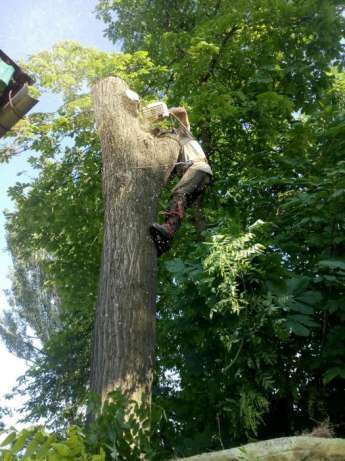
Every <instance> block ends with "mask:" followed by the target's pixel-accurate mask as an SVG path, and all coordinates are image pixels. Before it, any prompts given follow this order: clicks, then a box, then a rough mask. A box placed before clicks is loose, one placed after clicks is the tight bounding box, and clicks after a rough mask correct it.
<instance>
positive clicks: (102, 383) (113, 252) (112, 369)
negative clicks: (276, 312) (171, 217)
mask: <svg viewBox="0 0 345 461" xmlns="http://www.w3.org/2000/svg"><path fill="white" fill-rule="evenodd" d="M126 90H128V86H127V85H126V83H125V82H124V81H123V80H121V79H120V78H118V77H109V78H107V79H105V80H102V81H100V82H99V83H98V84H97V85H96V86H95V87H94V89H93V103H94V110H95V116H96V123H97V127H98V132H99V135H100V139H101V145H102V155H103V195H104V200H105V218H104V242H103V257H102V268H101V276H100V286H99V296H98V302H97V308H96V322H95V334H94V349H93V357H92V364H91V389H92V390H93V391H95V392H96V393H98V394H99V395H101V397H102V401H104V399H105V398H106V396H107V394H108V393H109V392H110V391H112V390H114V389H120V390H122V391H123V392H125V393H126V394H127V395H128V396H129V397H130V398H132V399H134V400H136V401H139V402H140V401H142V399H144V400H146V401H147V400H149V399H150V396H151V384H152V373H153V362H154V346H155V297H156V294H155V291H156V264H157V261H156V260H157V256H156V249H155V247H154V245H153V243H152V241H151V238H150V236H149V232H148V229H149V225H150V224H151V223H152V222H154V221H155V220H156V214H157V205H158V198H159V194H160V191H161V188H162V187H163V185H164V180H165V178H166V176H167V174H168V173H169V171H168V170H169V169H170V170H171V168H172V167H173V165H174V163H175V162H176V159H177V156H178V151H179V146H178V143H177V142H176V141H175V140H174V139H171V138H167V137H164V138H156V137H154V136H152V135H151V134H150V133H149V132H148V131H145V130H144V129H143V127H142V126H141V122H140V119H139V116H138V113H137V110H136V108H135V103H133V102H131V101H130V99H129V98H128V97H127V96H126ZM168 165H170V166H168Z"/></svg>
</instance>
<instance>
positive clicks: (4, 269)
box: [0, 0, 114, 423]
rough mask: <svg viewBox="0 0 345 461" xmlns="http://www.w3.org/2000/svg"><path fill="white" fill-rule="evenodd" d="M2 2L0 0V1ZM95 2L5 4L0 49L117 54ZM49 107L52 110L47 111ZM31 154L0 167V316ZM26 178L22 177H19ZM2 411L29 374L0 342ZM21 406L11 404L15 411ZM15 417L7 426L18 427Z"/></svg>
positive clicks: (15, 0)
mask: <svg viewBox="0 0 345 461" xmlns="http://www.w3.org/2000/svg"><path fill="white" fill-rule="evenodd" d="M0 1H1V0H0ZM96 4H97V0H11V1H7V0H2V1H1V16H0V48H1V49H2V50H3V51H4V52H5V53H6V54H8V55H9V56H10V57H11V58H12V59H13V60H15V61H19V60H26V59H27V58H28V57H29V56H30V55H31V54H33V53H36V52H39V51H42V50H45V49H49V48H51V47H52V45H53V44H54V43H56V42H59V41H62V40H77V41H79V42H80V43H82V44H83V45H85V46H94V47H96V48H98V49H100V50H103V51H114V45H112V44H111V43H110V42H109V41H108V40H107V39H105V38H104V37H103V29H104V25H103V24H102V23H101V22H100V21H98V20H97V19H96V16H95V14H94V13H93V11H94V9H95V6H96ZM54 104H56V98H55V99H54V98H53V97H52V96H51V97H50V96H49V95H48V96H45V97H44V98H43V99H42V100H41V101H40V104H39V105H37V106H36V110H37V109H38V110H52V107H54ZM48 108H49V109H48ZM27 156H28V154H27V155H21V156H20V157H17V158H14V159H12V160H11V161H10V163H9V164H5V165H3V164H0V313H1V310H2V309H4V308H6V307H7V303H6V298H5V296H4V293H3V290H4V289H7V288H9V286H10V283H9V280H8V274H9V272H10V268H11V260H10V257H9V254H8V252H7V251H6V241H5V229H4V224H5V219H4V215H3V210H4V209H8V210H11V209H13V205H12V203H11V201H10V199H9V197H8V195H7V190H8V188H9V187H10V186H12V185H14V184H15V183H16V181H18V180H23V179H24V180H27V179H28V178H30V177H32V175H33V172H32V170H31V169H30V167H29V165H28V164H27V163H26V157H27ZM22 171H25V172H26V173H24V174H22V175H21V176H20V177H18V173H20V172H22ZM0 367H1V380H0V406H1V405H2V404H3V403H4V401H3V396H4V395H5V394H6V393H7V392H9V391H10V390H11V388H12V386H13V385H14V384H15V380H16V378H17V377H18V376H19V375H20V374H22V373H23V371H24V370H25V367H26V365H25V363H24V362H23V361H22V360H19V359H16V358H15V357H14V356H13V355H10V354H9V353H8V352H7V351H6V348H5V347H4V345H3V344H2V343H1V340H0ZM18 404H19V402H18V401H17V402H14V403H13V404H12V405H13V407H14V408H15V407H16V406H17V405H18ZM15 421H16V418H15V417H14V419H12V420H8V421H7V423H9V422H11V423H13V422H15Z"/></svg>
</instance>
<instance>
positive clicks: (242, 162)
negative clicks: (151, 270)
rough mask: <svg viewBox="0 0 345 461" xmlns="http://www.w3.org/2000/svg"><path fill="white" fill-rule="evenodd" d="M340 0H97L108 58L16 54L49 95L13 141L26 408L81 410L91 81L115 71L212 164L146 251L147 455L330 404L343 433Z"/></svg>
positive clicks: (208, 444) (6, 330) (344, 194)
mask: <svg viewBox="0 0 345 461" xmlns="http://www.w3.org/2000/svg"><path fill="white" fill-rule="evenodd" d="M341 4H342V2H340V1H335V0H334V1H330V0H327V1H325V0H307V1H299V0H291V1H288V0H256V1H255V2H254V1H250V0H235V1H234V0H233V1H231V2H230V1H229V0H223V1H212V0H202V1H201V0H200V1H189V0H183V1H180V2H166V1H161V0H154V1H146V0H141V1H137V0H121V1H111V0H101V1H99V5H98V14H99V16H100V17H101V18H102V19H103V20H104V21H105V23H106V25H107V35H108V37H109V38H110V39H111V40H113V41H114V42H116V41H119V42H120V44H121V45H122V46H123V49H124V51H125V53H124V54H106V53H100V52H97V51H95V50H90V49H85V48H82V47H80V46H79V45H77V44H73V43H65V44H61V45H59V46H56V47H55V48H54V49H53V50H52V51H51V52H49V53H48V52H45V53H41V54H39V55H37V56H34V57H32V59H31V60H30V63H29V67H30V69H31V71H33V72H34V73H35V74H36V76H37V79H38V81H39V82H40V85H41V87H42V88H41V89H42V90H43V91H45V90H50V91H53V92H56V93H58V94H59V95H60V96H61V97H62V100H63V101H62V102H63V103H62V105H61V108H60V109H59V111H58V112H56V113H51V114H34V115H31V116H30V118H29V119H28V121H27V122H23V123H22V124H21V126H19V127H18V132H17V134H16V137H15V143H16V146H17V147H18V148H30V149H32V150H33V151H35V152H36V155H34V156H33V157H32V159H31V162H32V164H33V165H34V167H35V168H36V169H37V171H38V177H37V179H36V180H34V181H33V182H32V183H30V184H20V183H18V184H17V185H16V186H15V187H14V188H12V190H11V195H12V198H13V199H14V200H15V202H16V205H17V211H16V212H15V213H13V214H11V215H8V241H9V247H10V249H11V252H12V254H13V257H14V274H13V290H12V295H11V296H12V305H13V307H12V310H11V312H8V313H6V316H5V318H4V319H3V322H2V327H1V335H2V337H3V338H4V339H5V340H6V342H7V344H8V346H9V347H10V348H11V350H13V351H15V352H16V353H17V354H18V355H20V356H22V357H26V358H29V359H30V360H33V365H32V367H31V368H30V369H29V371H28V373H27V374H26V375H25V376H24V377H23V379H22V383H21V385H20V390H21V391H22V392H25V393H28V395H29V400H28V402H27V405H26V409H25V410H26V411H28V412H29V413H28V415H27V416H26V417H27V418H30V419H38V418H39V417H40V416H46V417H48V421H49V422H50V424H52V425H57V426H58V427H61V426H64V425H65V424H66V423H68V422H74V423H75V422H78V421H79V419H80V418H82V417H83V415H82V412H81V409H82V404H83V402H84V400H85V396H86V392H87V377H88V366H89V357H90V338H91V331H92V320H93V310H94V303H95V297H96V290H97V281H98V270H99V264H100V260H99V258H100V247H101V236H102V198H101V188H100V173H101V168H102V167H101V159H100V151H99V144H98V140H97V137H96V135H95V131H94V127H93V122H92V112H91V109H90V100H89V94H88V92H89V86H90V85H91V84H92V82H93V81H94V80H95V79H96V78H100V77H102V76H105V75H114V74H118V75H121V76H122V77H123V78H125V79H126V80H127V81H128V82H129V84H130V85H131V86H132V87H133V88H134V89H136V90H137V91H139V92H140V94H142V95H144V96H145V97H146V98H147V99H152V98H155V97H158V96H159V97H162V95H163V96H164V98H165V99H166V100H167V102H168V103H169V104H171V105H177V104H184V105H185V106H186V107H187V108H188V109H189V113H190V118H191V121H192V128H193V131H194V133H195V134H196V135H197V136H198V137H199V138H200V140H201V141H202V143H203V146H204V147H205V150H206V151H207V152H208V154H209V159H210V163H211V165H212V168H213V171H214V181H213V184H212V186H211V187H210V188H209V190H208V192H207V194H206V196H205V198H204V202H203V206H202V211H201V210H200V208H195V209H192V210H190V212H189V214H188V218H187V219H186V222H185V223H184V225H183V228H182V229H181V231H180V232H179V236H178V237H177V238H176V241H175V243H174V247H173V250H172V251H171V252H170V253H168V254H167V255H166V256H164V257H163V258H161V260H160V279H159V292H158V295H159V296H158V313H157V324H158V344H157V370H156V382H155V387H154V399H155V401H156V402H158V403H159V405H160V406H162V407H163V408H164V409H165V412H166V415H167V418H166V419H164V420H162V423H161V427H160V431H159V435H160V441H159V442H158V445H159V446H160V448H161V449H162V450H163V452H164V456H165V457H167V456H169V455H171V454H172V453H173V454H176V455H187V454H191V453H194V452H200V451H203V450H208V449H218V448H220V447H222V446H231V445H233V444H236V443H239V442H242V441H245V440H247V439H248V438H253V437H268V436H279V435H285V434H286V435H290V434H293V433H296V432H300V431H302V430H305V429H308V428H309V427H311V426H312V425H313V424H314V423H315V421H320V420H323V419H325V418H327V417H329V418H330V421H331V423H332V424H333V425H334V427H335V432H336V433H337V434H339V435H344V425H343V424H344V420H345V419H344V418H345V414H344V408H345V402H344V399H345V393H344V390H345V389H344V387H345V363H344V357H343V350H344V346H345V344H344V343H345V310H344V306H345V303H344V301H345V289H344V287H345V283H344V282H345V237H344V228H345V215H344V211H343V210H344V208H345V207H344V205H345V189H344V175H345V157H344V153H345V143H344V139H345V137H344V134H345V120H344V108H345V77H344V74H343V73H342V71H341V69H342V58H343V54H342V45H341V37H342V34H343V32H344V20H343V16H342V11H341ZM157 12H159V14H157ZM9 141H11V140H10V139H9V140H8V141H7V142H9ZM14 149H15V148H14ZM9 152H10V153H11V152H13V149H12V150H11V149H9V148H8V146H5V147H4V148H3V150H2V151H1V153H2V156H3V158H4V159H5V158H8V155H9ZM162 201H163V202H164V197H163V199H162ZM33 332H34V335H35V337H36V338H37V339H32V336H33ZM37 349H40V350H39V351H38V350H37Z"/></svg>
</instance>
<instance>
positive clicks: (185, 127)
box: [150, 107, 212, 256]
mask: <svg viewBox="0 0 345 461" xmlns="http://www.w3.org/2000/svg"><path fill="white" fill-rule="evenodd" d="M168 115H169V116H171V117H173V118H175V119H176V120H178V122H179V127H178V128H177V129H174V130H172V131H171V132H169V136H171V135H173V136H176V138H177V140H178V141H179V144H180V146H181V149H180V155H179V158H178V161H177V162H178V165H179V171H181V170H182V171H181V173H182V177H181V179H180V181H179V182H178V183H177V185H176V186H175V187H174V189H173V190H172V196H171V200H170V203H169V205H168V208H167V210H166V211H165V213H164V214H165V222H164V224H158V223H154V224H152V225H151V226H150V234H151V236H152V238H153V241H154V243H155V245H156V247H157V251H158V256H160V255H161V254H162V253H165V252H166V251H168V250H169V249H170V247H171V242H172V239H173V237H174V235H175V233H176V231H177V230H178V229H179V227H180V226H181V222H182V219H183V217H184V213H185V209H186V208H187V207H189V206H190V205H191V204H192V203H193V202H194V201H195V200H196V198H197V197H198V196H199V195H200V194H202V192H203V191H204V189H205V188H206V186H207V184H209V183H210V181H211V177H212V170H211V167H210V165H209V164H208V162H207V158H206V155H205V153H204V151H203V149H202V147H201V146H200V144H199V143H198V142H197V141H196V140H195V138H194V137H193V135H192V134H191V132H190V124H189V119H188V114H187V111H186V109H185V108H184V107H172V108H170V109H169V110H168ZM165 133H166V132H164V131H163V132H162V135H163V136H164V134H165ZM159 135H160V134H159ZM181 167H182V168H181Z"/></svg>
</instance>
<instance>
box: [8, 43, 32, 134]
mask: <svg viewBox="0 0 345 461" xmlns="http://www.w3.org/2000/svg"><path fill="white" fill-rule="evenodd" d="M33 82H34V81H33V79H32V78H31V77H30V76H29V75H28V74H26V73H25V72H24V71H23V70H22V69H21V68H20V67H19V66H18V65H17V64H16V63H15V62H14V61H12V59H11V58H9V57H8V56H7V55H6V54H5V53H4V52H3V51H2V50H0V138H1V136H3V135H4V134H5V133H7V132H8V131H9V130H10V129H11V128H12V127H13V126H14V125H15V124H16V123H17V122H18V121H19V120H20V119H21V118H22V117H23V116H24V115H25V114H26V113H27V112H28V111H29V110H30V109H31V108H32V107H33V106H34V105H35V104H36V103H37V102H38V101H37V99H35V98H33V97H32V96H31V95H30V94H29V86H30V85H32V84H33Z"/></svg>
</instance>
